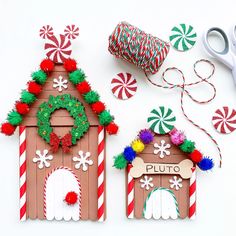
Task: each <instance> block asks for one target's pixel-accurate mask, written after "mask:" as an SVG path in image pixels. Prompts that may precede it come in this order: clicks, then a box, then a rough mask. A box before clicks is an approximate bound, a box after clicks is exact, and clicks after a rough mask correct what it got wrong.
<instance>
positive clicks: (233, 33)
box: [231, 25, 236, 49]
mask: <svg viewBox="0 0 236 236" xmlns="http://www.w3.org/2000/svg"><path fill="white" fill-rule="evenodd" d="M231 38H232V43H233V46H234V48H235V49H236V25H234V26H233V27H232V31H231Z"/></svg>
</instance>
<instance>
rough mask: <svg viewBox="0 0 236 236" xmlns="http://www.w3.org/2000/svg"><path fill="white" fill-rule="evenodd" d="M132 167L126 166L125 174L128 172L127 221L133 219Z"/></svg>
mask: <svg viewBox="0 0 236 236" xmlns="http://www.w3.org/2000/svg"><path fill="white" fill-rule="evenodd" d="M131 167H132V165H131V164H128V166H127V172H128V178H127V181H128V183H127V217H128V218H129V219H133V218H134V178H133V177H132V176H131V175H130V169H131Z"/></svg>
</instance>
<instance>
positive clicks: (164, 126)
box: [147, 106, 176, 134]
mask: <svg viewBox="0 0 236 236" xmlns="http://www.w3.org/2000/svg"><path fill="white" fill-rule="evenodd" d="M147 121H148V125H149V128H150V129H151V130H152V131H153V132H155V133H157V134H166V133H169V132H170V131H171V130H172V129H173V128H174V123H175V121H176V118H175V116H174V114H173V112H172V110H171V109H170V108H166V107H163V106H161V107H159V108H158V109H153V110H152V111H151V113H150V115H149V117H148V119H147Z"/></svg>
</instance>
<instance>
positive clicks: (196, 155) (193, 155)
mask: <svg viewBox="0 0 236 236" xmlns="http://www.w3.org/2000/svg"><path fill="white" fill-rule="evenodd" d="M190 158H191V160H192V161H193V162H194V163H198V162H200V161H201V160H202V154H201V153H200V152H199V151H198V150H196V149H195V150H194V151H193V152H192V153H191V154H190Z"/></svg>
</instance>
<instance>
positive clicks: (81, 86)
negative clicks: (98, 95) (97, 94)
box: [76, 81, 91, 94]
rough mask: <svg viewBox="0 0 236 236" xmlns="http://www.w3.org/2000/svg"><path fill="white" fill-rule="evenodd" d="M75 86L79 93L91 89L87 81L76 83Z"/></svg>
mask: <svg viewBox="0 0 236 236" xmlns="http://www.w3.org/2000/svg"><path fill="white" fill-rule="evenodd" d="M76 88H77V90H78V92H79V93H80V94H85V93H88V92H89V91H90V90H91V87H90V84H89V83H88V82H87V81H83V82H81V83H79V84H77V85H76Z"/></svg>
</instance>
